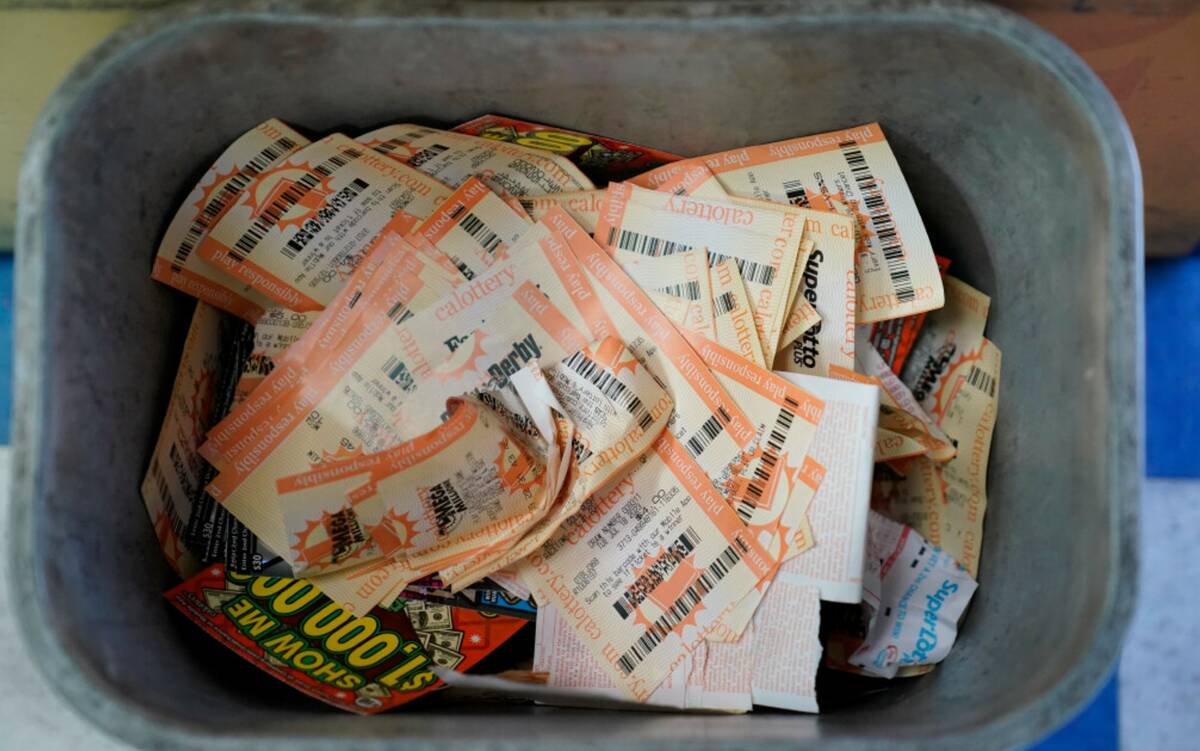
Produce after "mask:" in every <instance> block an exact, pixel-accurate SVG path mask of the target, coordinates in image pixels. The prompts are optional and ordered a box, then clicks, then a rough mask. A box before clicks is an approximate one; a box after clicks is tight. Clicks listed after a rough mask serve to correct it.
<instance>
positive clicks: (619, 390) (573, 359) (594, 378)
mask: <svg viewBox="0 0 1200 751" xmlns="http://www.w3.org/2000/svg"><path fill="white" fill-rule="evenodd" d="M563 363H564V364H565V365H566V366H567V367H568V368H570V369H571V370H573V371H575V372H576V373H578V374H579V375H580V376H582V377H583V378H586V379H587V381H588V382H589V383H591V384H592V385H593V386H595V387H596V388H598V389H600V393H601V394H604V396H605V398H607V399H609V400H610V401H613V402H616V403H617V404H619V405H621V406H622V407H624V408H625V411H626V412H628V413H629V414H631V415H633V416H634V417H636V418H638V427H639V428H641V429H642V430H645V429H646V428H648V427H650V423H652V422H654V417H653V416H652V415H651V414H650V412H649V410H647V409H646V407H645V405H643V404H642V400H641V399H639V398H638V397H637V394H635V393H633V390H632V389H630V388H629V387H628V386H626V385H625V384H624V383H621V381H619V380H617V377H616V376H614V375H613V374H612V373H610V372H608V371H607V370H605V369H604V368H603V367H602V366H600V365H599V364H598V363H596V361H594V360H592V359H591V358H590V357H588V356H587V355H585V354H583V352H576V353H575V354H573V355H571V356H570V357H568V358H567V359H566V360H564V361H563Z"/></svg>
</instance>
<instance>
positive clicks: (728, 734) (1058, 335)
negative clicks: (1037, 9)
mask: <svg viewBox="0 0 1200 751" xmlns="http://www.w3.org/2000/svg"><path fill="white" fill-rule="evenodd" d="M329 6H331V7H334V8H336V10H334V11H321V10H320V9H319V8H315V7H314V6H312V5H305V6H295V7H291V6H286V4H283V3H278V2H272V3H260V4H257V6H256V7H257V8H258V10H241V11H237V12H228V11H217V10H211V9H209V10H205V9H204V8H200V9H187V10H176V11H168V12H165V13H163V14H160V15H154V16H148V17H146V18H145V19H144V20H142V21H140V22H139V23H137V24H135V25H134V26H133V27H131V28H129V29H127V30H125V31H122V32H121V33H119V34H118V35H116V36H115V37H114V38H113V39H112V40H111V41H109V42H108V43H107V44H106V45H105V46H104V47H103V48H102V49H101V50H100V51H98V52H97V53H96V54H94V55H92V56H91V57H90V58H89V59H87V60H86V61H85V62H83V63H81V64H80V66H79V67H78V68H77V69H76V71H75V73H74V74H73V75H72V76H71V78H70V79H69V80H68V81H67V82H66V83H65V84H64V85H63V86H62V88H61V89H60V90H59V92H58V93H57V94H56V95H55V97H54V99H53V101H52V102H51V104H50V105H49V106H48V108H47V110H46V112H45V114H44V115H43V117H42V120H41V122H40V124H39V126H38V128H37V131H36V133H35V135H34V138H33V141H32V144H31V147H30V150H29V154H28V157H27V159H26V163H25V167H24V172H23V175H22V182H21V206H20V225H19V229H18V236H17V244H18V253H19V257H18V298H19V303H18V307H19V310H18V336H17V342H18V360H17V371H18V372H17V378H18V387H19V390H18V394H17V417H16V436H17V445H18V448H17V454H16V465H15V488H14V497H13V501H14V507H15V517H16V518H15V519H14V523H13V525H12V526H13V539H12V540H11V543H12V544H11V545H10V546H9V553H8V554H9V555H10V556H11V559H12V563H13V571H14V584H15V588H16V589H15V594H14V598H13V603H14V606H16V607H18V608H19V610H20V613H19V615H20V618H21V620H22V623H23V631H24V635H25V638H26V640H27V645H28V649H29V651H30V653H31V655H32V656H33V658H34V659H35V660H36V661H37V662H39V663H40V665H41V667H42V669H43V671H44V673H45V675H46V676H47V677H48V678H49V680H50V681H52V682H53V683H54V684H55V685H56V686H57V688H58V691H59V692H60V693H61V694H62V695H63V696H64V697H65V698H66V700H67V701H68V702H69V703H70V704H72V705H74V706H75V707H77V708H78V709H79V710H80V711H81V712H82V713H83V714H85V715H87V716H88V717H89V718H91V719H92V720H94V721H95V722H96V723H97V724H98V725H100V726H101V727H103V728H104V729H106V730H107V731H109V732H111V733H113V734H115V735H118V736H121V737H123V738H125V739H127V740H129V741H130V742H132V743H134V744H136V745H140V746H142V747H146V748H163V749H175V748H189V749H191V748H195V749H201V748H203V749H237V750H238V751H245V750H246V749H255V748H266V747H287V748H290V749H293V751H301V750H302V749H345V748H356V749H382V748H385V747H386V748H390V749H396V748H438V749H444V748H451V747H461V748H477V749H483V748H487V749H501V748H511V749H522V750H527V749H535V748H545V749H555V750H556V751H557V750H559V749H566V748H574V747H592V746H594V747H604V748H622V749H674V748H679V749H685V748H686V749H699V748H738V749H744V748H763V749H767V748H770V749H785V748H810V747H816V746H817V745H821V746H823V747H825V748H885V747H886V748H926V747H955V748H971V749H982V748H992V747H1002V746H1008V745H1014V744H1022V743H1026V742H1029V741H1032V740H1033V739H1035V738H1036V737H1037V736H1039V735H1041V734H1043V733H1044V732H1046V731H1048V730H1049V729H1050V728H1051V727H1052V726H1054V725H1055V724H1056V723H1058V722H1061V721H1062V720H1063V719H1065V717H1066V716H1067V715H1068V714H1069V713H1071V712H1072V711H1073V710H1074V709H1075V708H1077V707H1078V706H1079V705H1080V703H1081V702H1083V701H1084V700H1086V699H1087V698H1088V697H1090V696H1091V695H1092V694H1093V692H1094V691H1095V690H1096V689H1097V687H1098V685H1099V682H1100V681H1101V680H1102V679H1103V678H1104V677H1105V676H1106V674H1107V673H1108V671H1109V669H1110V667H1111V665H1112V663H1113V660H1114V658H1115V656H1116V654H1117V651H1118V649H1119V646H1120V642H1121V636H1122V634H1123V632H1124V630H1125V626H1126V622H1127V620H1128V617H1129V613H1130V609H1131V607H1132V602H1133V596H1134V595H1133V588H1134V570H1135V565H1136V551H1135V548H1134V545H1135V543H1134V541H1135V539H1136V509H1137V505H1138V496H1139V492H1140V477H1141V468H1142V462H1141V437H1140V436H1141V386H1140V383H1141V373H1140V368H1141V366H1140V361H1141V334H1142V324H1141V300H1142V276H1141V263H1142V219H1141V193H1140V183H1139V176H1138V167H1137V162H1136V157H1135V154H1134V151H1133V146H1132V144H1131V141H1130V138H1129V133H1128V131H1127V130H1126V127H1125V124H1124V122H1123V120H1122V118H1121V116H1120V114H1119V113H1118V111H1117V109H1116V107H1115V106H1114V104H1113V101H1112V99H1111V98H1110V97H1109V95H1108V94H1107V93H1106V92H1105V91H1104V89H1103V88H1102V87H1101V85H1100V83H1099V82H1098V81H1097V79H1096V78H1095V76H1094V75H1093V74H1092V73H1091V72H1089V71H1088V70H1087V69H1086V68H1085V67H1084V66H1083V64H1082V63H1081V62H1080V61H1079V60H1078V59H1077V58H1076V57H1075V56H1074V55H1073V54H1072V53H1070V52H1069V51H1068V50H1067V49H1066V48H1065V47H1064V46H1063V45H1062V44H1060V43H1058V42H1057V41H1055V40H1054V39H1052V38H1050V37H1049V36H1048V35H1046V34H1044V33H1043V32H1041V31H1039V30H1037V29H1036V28H1034V27H1032V26H1031V25H1030V24H1028V23H1027V22H1025V21H1023V20H1021V19H1019V18H1016V17H1014V16H1012V15H1010V14H1008V13H1005V12H1002V11H998V10H996V9H993V8H989V7H976V6H963V5H959V4H954V3H941V2H937V3H924V2H905V1H904V0H896V1H895V2H888V3H883V4H881V6H880V7H877V8H870V7H868V6H867V4H866V3H863V2H847V1H846V0H839V1H838V2H817V3H800V2H796V3H787V2H774V3H761V4H760V3H755V2H751V3H738V4H729V5H725V4H720V3H696V4H689V5H683V4H676V3H636V4H618V3H587V2H565V3H546V4H539V3H473V2H455V3H445V4H440V5H439V4H434V3H425V4H419V5H418V4H411V5H401V4H395V6H394V7H393V4H390V3H374V2H352V3H339V4H329ZM268 8H270V9H271V10H270V12H268V10H267V9H268ZM484 112H502V113H509V114H514V115H518V116H522V117H526V118H529V119H533V120H540V121H545V122H549V123H556V124H562V125H567V126H573V127H577V128H582V129H584V130H591V131H596V132H600V133H605V134H609V135H612V136H616V137H619V138H626V139H630V140H633V141H636V142H642V143H646V144H650V145H654V146H658V147H661V148H665V149H670V150H672V151H676V152H680V153H684V154H698V153H704V152H709V151H714V150H717V149H724V148H730V147H734V146H738V145H741V144H746V143H756V142H762V141H767V140H773V139H780V138H785V137H790V136H795V135H800V134H805V133H812V132H820V131H825V130H831V129H834V128H839V127H843V126H848V125H853V124H856V123H860V122H864V121H870V120H879V121H880V122H882V124H883V126H884V129H885V131H886V133H887V135H888V137H889V139H890V141H891V144H892V146H893V148H894V149H895V151H896V155H897V157H898V158H899V160H900V163H901V165H902V167H903V169H904V172H905V174H906V175H907V177H908V180H909V183H910V184H911V186H912V189H913V193H914V194H915V195H916V198H917V200H918V205H919V206H920V208H921V213H922V215H923V216H924V218H925V222H926V224H927V226H928V227H929V230H930V235H931V237H932V238H933V239H934V241H935V247H936V248H937V249H938V251H939V252H941V253H943V254H945V255H948V256H950V257H952V258H953V259H954V273H955V274H958V275H959V276H961V277H963V278H964V279H965V280H967V281H968V282H970V283H972V284H974V285H976V286H978V287H980V288H981V289H984V290H986V291H988V292H990V293H991V295H992V296H993V300H994V305H993V313H992V320H991V321H990V323H989V336H990V337H991V338H993V339H994V340H995V341H996V342H998V343H999V345H1000V346H1001V347H1002V349H1003V351H1004V381H1003V385H1002V391H1003V393H1002V395H1001V398H1000V404H1001V410H1000V420H999V425H998V426H997V428H996V438H995V445H994V449H993V453H992V457H993V459H992V466H991V472H990V478H989V483H990V492H989V495H990V504H989V509H988V517H987V525H986V536H985V542H984V548H983V550H984V557H983V562H982V572H981V577H982V581H981V584H982V586H981V587H980V590H979V593H978V594H977V595H976V597H975V602H974V604H973V607H972V610H971V612H970V614H969V616H968V618H967V620H966V623H965V627H964V629H963V632H962V635H961V638H960V639H959V643H958V645H957V647H956V649H955V650H954V652H953V653H952V654H951V655H950V657H949V659H948V660H947V661H946V662H945V664H944V665H942V666H941V668H940V669H938V670H937V671H936V672H935V673H933V674H932V675H930V676H928V677H925V678H921V679H918V680H912V681H897V682H896V683H895V685H893V686H891V687H890V688H889V689H888V690H886V691H883V692H880V693H877V694H874V695H872V696H870V697H868V698H866V699H864V700H862V701H859V702H857V703H854V704H852V705H850V706H845V707H838V708H836V709H834V711H831V712H829V713H827V714H824V715H822V716H820V717H811V716H797V715H789V714H782V713H755V714H753V715H750V716H742V717H697V716H679V715H666V714H650V713H614V712H601V711H586V710H567V709H554V708H538V707H531V706H495V705H479V706H465V707H463V706H457V707H456V706H451V707H443V708H437V707H435V708H432V709H425V710H422V711H403V710H401V711H397V712H394V713H392V714H390V715H385V716H381V717H376V718H371V719H363V718H359V717H353V716H349V715H342V714H339V713H336V712H334V711H331V710H325V709H323V708H321V707H320V706H319V705H316V704H314V703H313V702H310V701H307V700H305V699H304V698H303V697H301V696H299V695H296V694H293V693H291V692H289V691H288V690H287V689H285V688H282V687H275V686H274V685H272V684H271V683H270V682H269V681H268V680H267V679H265V678H259V677H258V676H257V675H256V674H255V671H253V670H252V669H250V668H248V667H246V666H244V665H242V664H241V663H240V661H239V660H238V659H237V658H236V657H233V656H228V655H224V654H223V653H222V652H221V650H220V648H218V647H216V646H215V644H213V643H211V640H210V639H209V638H208V637H207V636H204V635H202V634H201V632H200V631H199V630H198V629H195V628H193V627H192V626H190V624H185V623H182V622H180V621H179V620H178V619H176V618H174V617H173V616H172V615H171V613H170V612H169V609H168V607H167V606H166V605H165V604H164V602H163V600H162V597H161V594H160V593H161V592H162V591H163V589H164V588H166V587H167V586H169V585H170V584H172V578H171V576H170V574H169V573H168V570H167V568H166V566H165V565H163V563H162V561H161V560H160V556H159V553H158V550H157V547H156V544H155V541H154V537H153V535H152V533H151V529H150V525H149V524H148V523H147V521H146V518H145V513H144V511H143V509H142V505H141V502H140V500H139V498H138V483H139V480H140V478H141V475H142V472H143V470H144V469H145V466H146V462H147V458H148V455H149V451H150V448H151V446H152V444H153V440H154V437H155V435H156V432H157V430H158V426H159V420H160V419H161V417H162V414H163V407H164V404H165V400H166V396H167V393H168V389H169V386H170V381H171V376H172V374H173V371H174V368H175V364H176V357H177V355H178V351H179V347H180V344H181V340H182V329H183V324H184V323H185V320H186V317H187V314H188V311H189V310H190V302H189V301H188V300H185V299H184V298H183V297H181V296H180V295H178V294H176V293H174V292H172V291H171V290H169V289H167V288H166V287H163V286H161V285H158V284H157V283H155V282H152V281H151V280H150V278H149V276H148V274H149V271H150V260H151V258H152V255H153V252H154V249H155V246H156V243H157V240H158V237H159V235H160V233H161V232H162V230H163V228H164V226H165V224H166V221H167V219H168V218H169V216H170V214H171V212H172V210H173V209H174V207H175V206H176V203H177V202H178V201H179V200H180V199H181V198H182V196H183V195H184V194H185V193H186V191H187V190H188V188H189V187H190V186H191V185H192V184H193V183H194V181H195V179H196V178H197V176H198V175H199V174H200V172H202V171H203V170H204V169H205V167H206V166H207V165H208V163H209V162H210V160H211V159H212V158H213V157H214V156H215V155H216V154H217V153H219V151H220V150H221V148H222V147H223V146H224V145H225V144H226V143H228V142H229V141H230V140H231V139H232V138H234V137H235V136H236V135H237V134H239V133H241V132H242V131H243V130H245V129H246V128H248V127H249V126H251V125H253V124H255V123H257V122H259V121H261V120H263V119H265V118H267V117H269V116H277V117H280V118H283V119H284V120H286V121H288V122H290V123H293V124H295V125H298V126H301V127H304V128H308V129H311V130H313V131H315V132H318V133H319V132H323V131H327V130H329V129H333V128H339V127H340V128H345V129H347V130H349V131H350V132H357V131H361V130H365V129H367V128H369V127H371V126H375V125H379V124H384V123H387V122H389V121H397V120H401V119H407V118H411V117H416V116H424V117H426V118H432V119H433V121H435V122H436V121H440V122H447V123H449V122H453V121H458V120H462V119H466V118H468V117H471V116H474V115H477V114H480V113H484ZM227 676H231V677H232V678H230V681H231V682H223V680H222V679H223V678H226V677H227ZM285 743H286V746H284V744H285Z"/></svg>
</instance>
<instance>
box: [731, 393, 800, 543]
mask: <svg viewBox="0 0 1200 751" xmlns="http://www.w3.org/2000/svg"><path fill="white" fill-rule="evenodd" d="M799 407H800V402H798V401H796V400H795V399H793V398H792V397H790V396H788V395H787V394H784V396H783V404H782V405H781V406H780V407H779V414H777V415H776V416H775V424H774V425H772V426H771V432H770V433H768V434H767V437H766V438H767V440H766V446H765V447H764V448H763V451H762V454H761V455H760V456H759V458H758V464H757V465H756V466H755V468H754V476H753V477H752V478H751V479H750V482H748V483H746V492H745V493H744V494H743V495H742V497H741V498H739V499H738V500H737V505H736V511H737V515H738V517H739V518H740V519H741V520H742V522H743V523H749V521H750V517H751V516H753V515H754V510H755V509H756V508H758V504H759V503H761V502H762V496H763V493H764V492H766V488H767V484H768V483H769V482H770V480H771V477H772V475H774V474H775V471H776V469H777V467H778V466H779V454H780V452H782V451H783V444H784V443H785V442H786V441H787V437H788V434H789V433H790V432H791V430H792V424H793V423H794V422H795V421H796V411H797V410H798V409H799Z"/></svg>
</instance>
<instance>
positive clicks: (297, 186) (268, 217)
mask: <svg viewBox="0 0 1200 751" xmlns="http://www.w3.org/2000/svg"><path fill="white" fill-rule="evenodd" d="M360 156H362V152H361V151H359V150H358V149H346V150H345V151H339V152H338V153H336V154H334V155H333V156H331V157H329V158H328V159H326V160H325V161H323V162H321V163H320V164H318V165H317V166H315V167H313V168H312V170H311V171H310V172H307V173H305V175H304V176H303V177H301V178H300V179H299V180H297V181H296V182H294V183H292V184H291V185H290V186H288V188H287V189H286V190H284V191H283V193H281V194H280V195H279V197H278V198H276V199H275V200H274V201H272V202H271V205H270V206H267V208H266V209H265V210H263V212H262V214H260V215H259V217H258V218H257V219H255V220H254V224H252V225H250V228H249V229H247V230H246V232H245V233H244V234H243V235H242V236H241V237H239V238H238V240H237V242H235V243H234V244H233V248H231V249H230V250H229V255H230V257H231V258H233V259H234V260H235V261H244V260H246V256H248V255H250V253H251V251H253V250H254V249H255V248H256V247H258V244H259V243H260V242H262V239H263V238H264V237H266V235H267V231H268V230H270V229H271V228H272V227H274V226H275V225H277V224H279V222H280V220H282V219H283V215H284V214H286V213H287V212H288V211H290V210H291V209H292V207H293V206H295V205H296V204H298V203H300V200H301V199H302V198H304V196H306V195H308V194H309V193H311V192H312V190H313V188H315V187H317V186H318V185H320V184H321V181H322V180H324V179H325V178H327V177H329V176H330V175H332V174H333V173H334V171H336V170H338V169H340V168H341V167H345V166H346V165H347V164H349V163H350V162H351V161H352V160H354V159H358V158H359V157H360Z"/></svg>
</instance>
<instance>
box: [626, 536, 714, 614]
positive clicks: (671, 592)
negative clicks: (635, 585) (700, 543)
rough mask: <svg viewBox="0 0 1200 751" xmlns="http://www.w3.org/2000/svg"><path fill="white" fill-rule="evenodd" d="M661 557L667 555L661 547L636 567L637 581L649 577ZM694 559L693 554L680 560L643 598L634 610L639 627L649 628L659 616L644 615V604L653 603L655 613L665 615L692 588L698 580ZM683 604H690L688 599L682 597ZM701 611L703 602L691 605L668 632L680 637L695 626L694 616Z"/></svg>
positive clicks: (698, 573) (698, 572)
mask: <svg viewBox="0 0 1200 751" xmlns="http://www.w3.org/2000/svg"><path fill="white" fill-rule="evenodd" d="M664 555H667V552H666V551H665V550H663V549H662V548H659V552H658V554H657V555H654V556H646V559H645V562H644V563H643V564H642V565H641V566H640V567H639V568H635V569H634V571H633V573H634V576H635V577H637V579H641V578H642V576H648V575H649V574H650V571H651V567H652V566H653V565H654V564H655V562H656V561H657V560H659V559H660V558H661V557H663V556H664ZM694 558H695V557H694V556H693V555H688V556H686V557H685V558H684V559H683V560H682V561H680V562H679V565H678V566H677V567H676V568H675V569H674V570H673V571H671V573H670V574H668V575H667V577H666V578H665V579H663V580H662V582H661V583H659V585H658V586H656V587H655V588H654V589H653V590H651V592H650V594H649V595H648V596H647V597H646V600H645V601H644V602H643V603H642V604H640V605H639V606H638V607H637V608H636V609H635V610H634V613H633V617H634V621H635V622H636V623H637V624H638V625H639V626H641V627H642V628H646V629H648V628H650V627H651V626H652V625H654V621H655V620H657V619H658V618H660V617H661V616H659V615H656V614H654V613H653V612H651V613H647V612H646V603H651V604H653V605H654V606H655V608H656V609H657V611H658V612H661V613H665V612H667V611H668V610H669V609H670V608H671V607H672V606H673V605H675V603H676V602H680V600H681V598H683V595H684V593H685V592H686V591H687V590H688V588H689V587H691V586H692V583H693V582H695V581H696V580H697V579H698V578H700V571H699V569H697V568H696V565H695V560H694ZM682 602H683V603H687V604H690V599H687V598H685V599H683V600H682ZM678 610H679V609H676V612H678ZM702 610H704V602H703V600H702V601H700V602H698V603H696V604H695V605H694V606H692V609H691V610H690V611H688V613H687V615H685V616H684V617H683V618H680V619H679V622H678V623H677V624H675V625H674V626H673V627H672V628H671V631H673V632H674V633H676V634H682V633H683V631H684V629H686V628H687V627H688V626H695V625H696V617H697V616H698V615H699V614H700V612H701V611H702Z"/></svg>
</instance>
